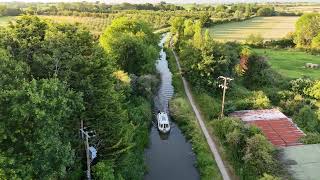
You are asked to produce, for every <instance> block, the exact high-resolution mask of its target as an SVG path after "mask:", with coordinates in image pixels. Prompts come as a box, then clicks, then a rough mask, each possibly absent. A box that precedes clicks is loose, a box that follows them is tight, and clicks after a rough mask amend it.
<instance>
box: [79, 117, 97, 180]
mask: <svg viewBox="0 0 320 180" xmlns="http://www.w3.org/2000/svg"><path fill="white" fill-rule="evenodd" d="M80 132H81V137H82V138H83V136H85V138H86V140H85V148H86V154H87V179H88V180H91V159H90V152H89V138H91V137H95V135H92V136H90V135H89V133H88V131H87V130H86V128H85V127H83V120H81V129H80Z"/></svg>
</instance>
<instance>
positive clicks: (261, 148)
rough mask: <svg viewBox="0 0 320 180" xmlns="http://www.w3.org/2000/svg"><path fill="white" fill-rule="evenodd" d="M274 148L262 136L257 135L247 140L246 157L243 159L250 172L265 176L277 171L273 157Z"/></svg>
mask: <svg viewBox="0 0 320 180" xmlns="http://www.w3.org/2000/svg"><path fill="white" fill-rule="evenodd" d="M273 151H274V148H273V146H272V144H271V143H270V142H269V141H268V140H267V139H266V138H265V137H264V136H263V135H261V134H256V135H254V136H253V137H251V138H249V139H248V140H247V146H246V148H245V155H244V157H243V160H244V163H245V166H246V168H248V172H252V174H258V175H263V174H264V173H265V172H267V173H272V172H273V171H275V169H276V165H275V160H274V159H273V157H272V152H273Z"/></svg>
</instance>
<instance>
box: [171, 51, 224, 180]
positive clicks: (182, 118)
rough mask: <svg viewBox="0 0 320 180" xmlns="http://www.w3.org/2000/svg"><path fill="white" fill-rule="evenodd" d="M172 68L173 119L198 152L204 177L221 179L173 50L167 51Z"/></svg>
mask: <svg viewBox="0 0 320 180" xmlns="http://www.w3.org/2000/svg"><path fill="white" fill-rule="evenodd" d="M167 54H168V61H169V66H170V69H171V71H172V73H173V85H174V88H175V96H174V98H173V99H172V100H171V101H170V112H171V115H172V117H173V119H174V120H175V121H176V122H177V124H178V125H179V128H181V130H182V131H183V132H184V134H185V135H186V136H187V138H188V139H190V142H191V144H192V148H193V151H194V152H195V153H196V158H197V164H196V166H197V168H198V170H199V172H200V177H201V178H202V179H212V178H215V179H221V178H222V177H221V175H220V173H219V169H218V167H217V165H216V164H215V161H214V159H213V157H212V154H211V152H210V149H209V147H208V145H207V142H206V140H205V138H204V137H203V135H202V132H201V131H200V128H199V126H198V124H197V120H196V119H195V118H196V117H195V115H194V114H193V111H192V108H191V106H190V104H189V102H188V100H187V97H186V95H185V93H184V90H183V84H182V81H181V76H180V73H179V72H178V67H177V66H176V62H175V59H174V56H173V54H172V52H170V51H167Z"/></svg>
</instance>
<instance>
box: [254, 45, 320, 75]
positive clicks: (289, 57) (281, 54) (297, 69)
mask: <svg viewBox="0 0 320 180" xmlns="http://www.w3.org/2000/svg"><path fill="white" fill-rule="evenodd" d="M255 51H256V52H257V53H258V54H260V55H263V56H266V57H267V59H268V61H269V62H270V64H271V66H272V68H273V69H275V70H276V71H278V72H279V73H280V74H282V75H283V76H286V77H289V78H299V77H302V76H309V77H311V78H313V79H320V69H309V68H308V69H307V68H305V67H304V65H305V63H314V64H320V56H314V55H310V54H307V53H305V52H295V51H287V50H270V49H255Z"/></svg>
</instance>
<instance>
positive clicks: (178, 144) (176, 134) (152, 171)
mask: <svg viewBox="0 0 320 180" xmlns="http://www.w3.org/2000/svg"><path fill="white" fill-rule="evenodd" d="M166 37H167V35H163V37H162V39H161V41H160V43H159V46H160V47H161V51H160V58H159V60H157V63H156V68H157V71H158V72H159V73H160V77H161V83H160V87H159V91H158V94H157V95H156V96H155V98H154V106H155V110H154V111H155V113H157V112H158V111H165V112H167V113H169V108H168V107H169V105H168V104H169V101H170V99H171V97H172V96H173V93H174V89H173V86H172V74H171V72H170V69H169V68H168V61H167V60H166V53H165V52H164V50H163V45H164V43H165V41H166ZM154 124H156V123H155V120H154ZM149 138H150V145H149V147H148V149H146V151H145V159H146V164H147V167H148V172H147V174H146V175H145V179H146V180H197V179H200V177H199V173H198V171H197V169H196V168H195V166H194V165H195V162H196V161H195V155H194V153H193V152H192V149H191V144H190V143H189V142H188V141H187V140H186V138H185V137H184V135H183V134H182V132H181V130H180V129H179V128H178V126H177V125H176V124H175V123H173V122H172V121H171V131H170V134H168V135H163V134H160V133H159V131H158V130H157V128H156V127H155V126H153V127H152V128H151V131H150V137H149Z"/></svg>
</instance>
